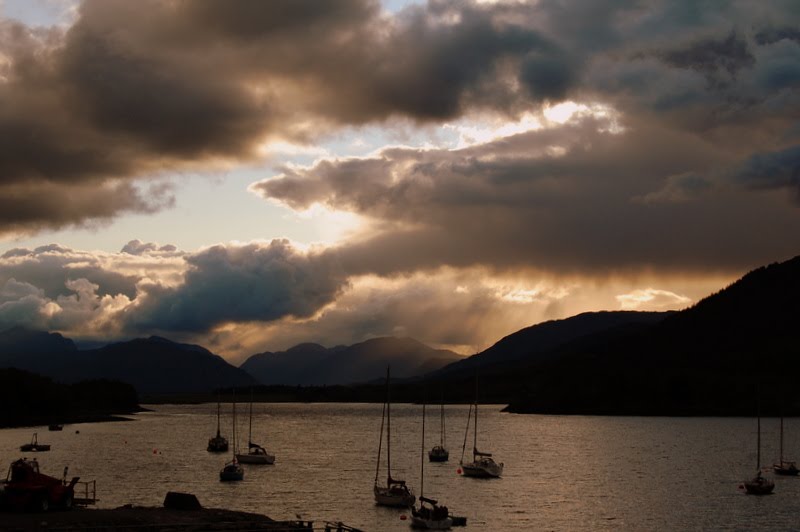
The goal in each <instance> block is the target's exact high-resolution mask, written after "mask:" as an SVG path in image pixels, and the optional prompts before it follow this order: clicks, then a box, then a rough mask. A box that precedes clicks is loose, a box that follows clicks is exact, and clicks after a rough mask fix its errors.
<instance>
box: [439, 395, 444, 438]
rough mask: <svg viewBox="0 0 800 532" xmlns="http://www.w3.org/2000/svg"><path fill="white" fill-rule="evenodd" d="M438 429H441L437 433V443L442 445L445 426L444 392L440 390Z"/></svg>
mask: <svg viewBox="0 0 800 532" xmlns="http://www.w3.org/2000/svg"><path fill="white" fill-rule="evenodd" d="M439 430H440V431H441V433H440V434H439V445H441V446H442V447H444V433H445V426H444V392H442V405H441V418H440V420H439Z"/></svg>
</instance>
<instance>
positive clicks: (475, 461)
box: [461, 375, 503, 478]
mask: <svg viewBox="0 0 800 532" xmlns="http://www.w3.org/2000/svg"><path fill="white" fill-rule="evenodd" d="M474 408H475V432H474V436H473V440H472V462H467V463H464V452H465V451H466V448H467V434H469V419H470V414H471V413H472V409H473V405H470V409H469V413H468V414H467V429H466V430H465V431H464V446H463V447H462V449H461V471H462V474H463V475H464V476H465V477H479V478H499V477H500V476H501V475H502V474H503V463H502V462H501V463H499V464H498V463H497V462H495V461H494V460H493V459H492V453H482V452H481V451H479V450H478V377H477V375H476V376H475V404H474Z"/></svg>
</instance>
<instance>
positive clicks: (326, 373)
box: [241, 337, 461, 385]
mask: <svg viewBox="0 0 800 532" xmlns="http://www.w3.org/2000/svg"><path fill="white" fill-rule="evenodd" d="M459 359H461V356H460V355H458V354H456V353H453V352H452V351H448V350H445V349H433V348H431V347H429V346H427V345H425V344H423V343H421V342H418V341H417V340H414V339H412V338H393V337H385V338H374V339H371V340H367V341H365V342H361V343H358V344H354V345H351V346H337V347H333V348H330V349H328V348H325V347H323V346H321V345H318V344H300V345H297V346H295V347H292V348H291V349H289V350H287V351H285V352H278V353H260V354H257V355H253V356H252V357H250V358H249V359H247V360H246V361H245V362H244V363H243V364H242V366H241V368H242V369H244V370H246V371H247V372H248V373H250V374H251V375H252V376H253V377H255V378H256V379H257V380H258V381H259V382H261V383H262V384H270V385H271V384H287V385H298V384H299V385H331V384H350V383H357V382H367V381H371V380H374V379H378V378H380V377H381V375H383V374H384V373H385V372H386V365H387V364H391V365H392V375H393V376H397V377H398V378H404V377H416V376H420V375H424V374H425V373H428V372H431V371H434V370H437V369H439V368H441V367H443V366H445V365H447V364H449V363H451V362H453V361H455V360H459Z"/></svg>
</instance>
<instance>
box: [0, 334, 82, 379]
mask: <svg viewBox="0 0 800 532" xmlns="http://www.w3.org/2000/svg"><path fill="white" fill-rule="evenodd" d="M77 350H78V348H77V347H75V342H73V341H72V340H70V339H69V338H64V337H63V336H61V335H60V334H58V333H49V332H43V331H36V330H33V329H28V328H26V327H19V326H18V327H12V328H10V329H6V330H4V331H2V332H0V367H19V368H22V369H28V370H31V371H34V372H35V371H38V370H40V369H42V368H47V367H48V365H50V364H52V363H53V361H55V360H58V359H61V358H63V357H64V356H69V355H71V354H72V353H75V352H76V351H77Z"/></svg>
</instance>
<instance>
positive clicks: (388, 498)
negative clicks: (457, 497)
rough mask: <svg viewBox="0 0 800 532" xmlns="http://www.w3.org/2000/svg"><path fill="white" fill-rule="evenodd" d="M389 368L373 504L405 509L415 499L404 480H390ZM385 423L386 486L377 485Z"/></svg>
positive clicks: (390, 413)
mask: <svg viewBox="0 0 800 532" xmlns="http://www.w3.org/2000/svg"><path fill="white" fill-rule="evenodd" d="M389 375H390V372H389V367H387V368H386V401H385V402H384V403H383V414H382V415H381V436H380V440H379V442H378V460H377V463H376V465H375V484H374V486H373V490H372V491H373V493H374V494H375V502H376V503H377V504H380V505H382V506H396V507H400V508H407V507H409V506H412V505H413V504H414V501H416V500H417V497H416V496H415V495H414V493H413V492H412V491H411V488H409V487H408V486H407V485H406V481H405V480H399V479H396V478H392V403H391V397H390V395H389V379H390V377H389ZM384 422H385V423H386V485H385V486H379V485H378V475H379V474H380V467H381V447H382V446H383V426H384Z"/></svg>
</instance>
